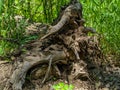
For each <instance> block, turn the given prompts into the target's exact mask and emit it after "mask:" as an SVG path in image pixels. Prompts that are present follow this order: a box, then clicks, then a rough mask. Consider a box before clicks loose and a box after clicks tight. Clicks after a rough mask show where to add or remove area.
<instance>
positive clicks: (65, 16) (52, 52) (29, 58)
mask: <svg viewBox="0 0 120 90" xmlns="http://www.w3.org/2000/svg"><path fill="white" fill-rule="evenodd" d="M60 13H61V14H60V16H59V20H58V22H57V23H56V25H54V26H51V27H50V28H49V30H48V32H47V34H46V35H44V36H43V37H42V38H40V40H36V42H34V43H32V44H31V45H29V46H28V47H31V48H30V49H29V50H27V51H26V52H25V53H22V54H21V56H19V57H18V59H21V62H19V64H17V66H16V68H15V70H14V72H13V74H12V75H11V77H10V79H9V81H8V82H9V85H8V84H7V85H6V86H7V87H5V88H4V90H7V88H8V86H9V87H10V86H12V89H13V90H22V86H23V84H24V82H25V77H26V74H27V73H28V71H30V70H31V69H34V70H32V71H31V75H32V77H33V78H34V79H37V78H44V79H43V80H42V81H41V85H43V84H44V82H45V81H46V80H47V79H48V78H49V77H48V75H49V76H50V75H53V76H54V75H57V76H58V77H61V75H62V74H64V72H67V71H69V74H71V72H72V69H73V66H74V64H77V63H79V62H81V60H83V61H85V62H92V64H95V61H96V60H99V59H100V58H101V57H100V54H101V51H100V48H99V46H98V44H99V42H98V40H97V38H96V37H95V36H88V33H89V32H91V33H95V30H94V29H92V28H89V27H86V26H84V23H85V20H84V19H83V18H82V5H81V4H80V3H79V2H72V3H71V4H69V5H68V6H67V7H66V8H65V9H64V10H62V12H60ZM36 43H37V44H36ZM97 62H98V61H97ZM38 65H39V70H36V69H35V68H36V66H38ZM60 65H61V66H62V65H64V66H67V68H64V67H60ZM61 68H62V69H61ZM37 71H39V74H37V73H36V72H37ZM43 76H45V77H43ZM79 77H80V72H79V70H78V72H76V76H74V77H73V78H74V79H76V78H79Z"/></svg>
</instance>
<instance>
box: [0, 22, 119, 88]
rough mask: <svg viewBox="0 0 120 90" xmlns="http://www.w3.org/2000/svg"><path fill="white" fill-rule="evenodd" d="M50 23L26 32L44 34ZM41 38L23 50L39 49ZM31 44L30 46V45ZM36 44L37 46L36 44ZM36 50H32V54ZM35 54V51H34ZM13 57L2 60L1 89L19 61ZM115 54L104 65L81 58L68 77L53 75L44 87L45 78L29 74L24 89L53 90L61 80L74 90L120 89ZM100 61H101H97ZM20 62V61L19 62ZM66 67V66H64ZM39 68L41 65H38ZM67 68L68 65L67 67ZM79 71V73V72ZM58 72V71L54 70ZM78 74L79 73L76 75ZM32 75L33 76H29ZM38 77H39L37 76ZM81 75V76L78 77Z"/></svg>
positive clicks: (29, 27) (0, 65)
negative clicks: (95, 65) (96, 64)
mask: <svg viewBox="0 0 120 90" xmlns="http://www.w3.org/2000/svg"><path fill="white" fill-rule="evenodd" d="M48 27H49V26H48V25H43V24H41V23H34V24H31V25H30V26H28V27H27V29H26V34H27V35H32V34H33V35H36V34H37V35H42V34H41V33H43V35H44V33H45V32H44V31H45V30H47V29H48ZM39 37H41V36H39ZM39 43H40V42H39V40H38V39H37V40H33V41H29V42H28V43H27V44H26V45H25V46H24V48H22V50H24V49H26V48H27V50H28V51H31V48H34V50H36V49H38V46H39ZM28 45H30V47H28ZM34 45H35V46H34ZM32 46H33V47H32ZM33 53H34V52H33V51H32V52H31V54H33ZM34 54H35V53H34ZM11 57H12V61H11V62H7V61H2V60H1V61H0V72H1V74H0V90H3V88H4V87H5V84H6V82H7V79H8V78H9V77H10V76H11V75H12V72H13V70H14V65H15V64H13V62H17V61H16V58H17V57H18V56H17V57H14V56H11ZM113 59H114V56H107V57H106V58H105V56H104V60H103V62H102V63H103V64H102V66H98V67H94V65H89V62H85V61H84V60H81V61H80V62H78V63H77V64H74V65H73V69H72V71H71V73H70V74H69V75H67V77H66V76H65V75H63V76H62V77H60V78H57V77H54V78H53V77H52V75H51V76H49V77H51V78H49V80H47V81H46V82H45V83H44V84H43V87H42V88H41V80H42V79H43V78H44V77H42V78H38V77H37V73H38V74H39V72H40V71H39V69H38V71H37V70H36V71H35V72H34V71H32V73H36V74H34V75H36V76H34V75H33V76H32V73H30V74H28V78H26V81H25V84H24V85H23V90H53V85H55V84H58V83H60V82H64V83H65V84H71V85H73V86H74V90H120V64H118V62H119V60H118V61H117V62H115V60H113ZM97 62H99V61H97ZM17 63H18V62H17ZM62 67H64V66H62ZM38 68H39V67H38ZM65 68H67V67H65ZM75 70H77V71H75ZM78 72H79V73H78ZM54 73H56V72H54ZM76 74H79V75H77V76H76ZM29 75H31V77H30V76H29ZM36 77H37V78H36ZM76 77H79V78H76Z"/></svg>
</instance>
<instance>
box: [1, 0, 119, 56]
mask: <svg viewBox="0 0 120 90" xmlns="http://www.w3.org/2000/svg"><path fill="white" fill-rule="evenodd" d="M69 1H70V0H49V1H47V0H0V37H1V36H2V37H3V38H13V39H17V40H18V41H19V42H26V38H25V37H24V32H25V27H26V25H27V23H26V22H25V20H26V19H29V21H30V22H43V23H51V22H52V21H53V19H54V18H55V17H57V15H58V12H59V10H60V6H61V5H64V4H67V3H68V2H69ZM80 1H81V3H82V5H83V14H84V15H83V16H84V18H85V20H86V26H90V27H93V28H95V29H96V30H97V31H98V32H99V33H100V34H101V35H102V39H101V45H102V49H103V50H104V52H105V53H111V54H115V55H118V54H120V31H119V29H120V17H119V15H120V2H119V0H112V1H111V0H80ZM16 15H20V16H23V17H24V19H22V20H21V21H20V22H18V23H16V21H15V19H14V17H15V16H16ZM17 24H19V26H18V25H17ZM29 38H31V37H29ZM18 46H19V45H17V44H13V43H11V42H8V41H4V40H1V41H0V56H5V55H6V53H11V52H12V51H13V50H14V48H15V47H18Z"/></svg>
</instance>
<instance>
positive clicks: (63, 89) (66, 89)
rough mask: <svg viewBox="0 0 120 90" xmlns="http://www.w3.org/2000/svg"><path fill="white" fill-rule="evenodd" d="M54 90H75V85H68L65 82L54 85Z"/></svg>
mask: <svg viewBox="0 0 120 90" xmlns="http://www.w3.org/2000/svg"><path fill="white" fill-rule="evenodd" d="M53 89H54V90H73V89H74V86H73V85H71V84H70V85H68V84H65V83H63V82H59V83H58V84H55V85H53Z"/></svg>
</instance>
